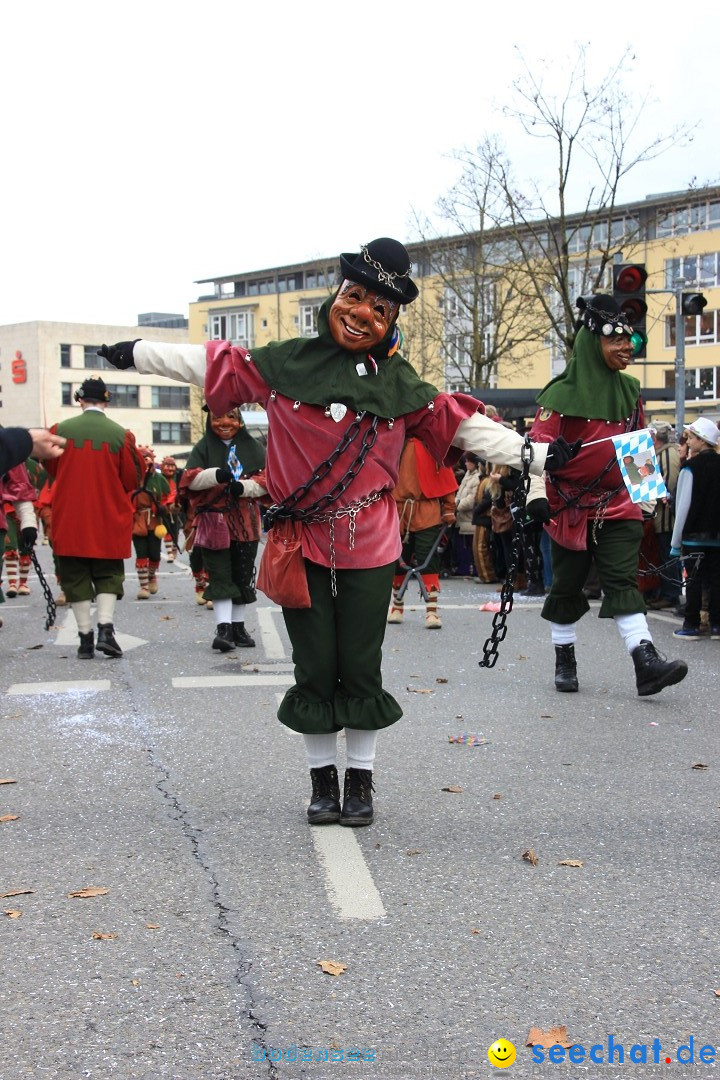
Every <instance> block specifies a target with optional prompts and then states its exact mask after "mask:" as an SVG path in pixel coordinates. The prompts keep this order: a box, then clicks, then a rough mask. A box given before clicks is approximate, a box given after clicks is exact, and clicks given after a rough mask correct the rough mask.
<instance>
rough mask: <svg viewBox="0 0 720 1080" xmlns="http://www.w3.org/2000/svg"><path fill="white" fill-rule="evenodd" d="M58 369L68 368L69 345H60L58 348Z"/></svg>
mask: <svg viewBox="0 0 720 1080" xmlns="http://www.w3.org/2000/svg"><path fill="white" fill-rule="evenodd" d="M60 367H61V368H63V367H65V368H68V367H70V346H69V345H61V346H60Z"/></svg>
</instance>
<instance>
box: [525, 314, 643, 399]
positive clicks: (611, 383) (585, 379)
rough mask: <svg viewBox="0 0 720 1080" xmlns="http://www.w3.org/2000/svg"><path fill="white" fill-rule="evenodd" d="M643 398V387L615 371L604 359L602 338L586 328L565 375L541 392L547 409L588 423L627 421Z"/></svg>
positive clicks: (635, 380) (628, 376)
mask: <svg viewBox="0 0 720 1080" xmlns="http://www.w3.org/2000/svg"><path fill="white" fill-rule="evenodd" d="M639 397H640V383H639V382H638V380H637V379H636V378H634V377H633V376H632V375H626V374H625V372H624V371H611V370H610V368H609V367H608V366H607V364H606V363H605V361H604V359H603V354H602V349H601V346H600V338H599V337H598V335H597V334H593V333H591V332H590V330H587V329H586V328H585V327H584V326H582V327H581V328H580V329H579V330H578V332H577V337H576V338H575V344H574V346H573V351H572V356H571V357H570V360H569V361H568V365H567V367H566V368H565V370H564V371H563V372H562V374H561V375H557V376H556V377H555V378H554V379H551V381H550V382H549V383H548V384H547V386H546V387H545V388H544V389H543V390H541V391H540V393H539V394H538V396H537V398H536V400H537V403H538V405H542V407H543V408H544V409H552V410H553V411H554V412H558V413H563V415H565V416H580V417H582V418H583V419H584V420H627V419H628V417H629V416H632V412H633V409H634V408H635V406H636V405H637V400H638V398H639Z"/></svg>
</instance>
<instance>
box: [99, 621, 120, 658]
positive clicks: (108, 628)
mask: <svg viewBox="0 0 720 1080" xmlns="http://www.w3.org/2000/svg"><path fill="white" fill-rule="evenodd" d="M95 648H96V649H97V651H98V652H102V653H105V655H106V656H122V649H121V648H120V646H119V645H118V643H117V641H116V640H115V628H114V626H113V624H112V623H98V636H97V642H96V645H95Z"/></svg>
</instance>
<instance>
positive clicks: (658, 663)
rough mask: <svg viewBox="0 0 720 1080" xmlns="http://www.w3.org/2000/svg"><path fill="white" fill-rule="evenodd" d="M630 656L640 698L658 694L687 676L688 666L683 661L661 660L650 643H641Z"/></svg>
mask: <svg viewBox="0 0 720 1080" xmlns="http://www.w3.org/2000/svg"><path fill="white" fill-rule="evenodd" d="M630 655H631V656H632V659H633V664H634V665H635V682H636V684H637V692H638V694H639V696H640V697H648V696H649V695H650V694H658V693H659V692H660V691H661V690H662V689H663V688H664V687H666V686H674V685H675V683H679V682H682V680H683V679H684V678H685V676H686V675H687V671H688V666H687V664H686V663H685V661H684V660H663V659H662V658H661V657H660V656H658V651H657V649H656V648H655V646H654V645H653V643H652V641H641V642H640V644H639V645H638V646H637V648H635V649H633V651H632V653H631V654H630Z"/></svg>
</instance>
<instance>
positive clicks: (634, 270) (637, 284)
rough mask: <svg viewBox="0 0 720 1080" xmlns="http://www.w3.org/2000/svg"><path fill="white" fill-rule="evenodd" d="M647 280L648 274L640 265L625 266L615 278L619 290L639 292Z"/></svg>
mask: <svg viewBox="0 0 720 1080" xmlns="http://www.w3.org/2000/svg"><path fill="white" fill-rule="evenodd" d="M646 280H647V274H646V273H645V271H644V270H642V269H641V268H640V267H639V266H624V267H623V269H622V270H621V271H620V273H619V274H618V276H617V278H616V280H615V288H616V290H617V291H618V292H624V293H631V292H637V291H638V289H641V288H642V287H643V284H644V283H645V281H646Z"/></svg>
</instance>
